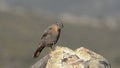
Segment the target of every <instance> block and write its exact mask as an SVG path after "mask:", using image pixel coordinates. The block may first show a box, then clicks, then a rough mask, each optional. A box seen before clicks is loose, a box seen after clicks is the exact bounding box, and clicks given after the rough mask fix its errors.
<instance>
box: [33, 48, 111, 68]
mask: <svg viewBox="0 0 120 68" xmlns="http://www.w3.org/2000/svg"><path fill="white" fill-rule="evenodd" d="M44 59H45V58H44ZM41 60H43V59H41ZM41 62H42V61H41ZM36 64H37V65H39V64H41V63H40V62H39V63H36ZM32 68H41V67H35V64H34V65H33V66H32ZM42 68H111V66H110V64H109V62H108V61H107V60H106V59H105V58H104V57H102V56H101V55H99V54H97V53H95V52H93V51H91V50H88V49H87V48H84V47H80V48H78V49H76V50H75V51H73V50H71V49H69V48H67V47H60V46H57V47H56V49H55V50H54V51H52V52H51V53H50V54H49V58H48V60H47V62H46V65H45V66H44V67H42Z"/></svg>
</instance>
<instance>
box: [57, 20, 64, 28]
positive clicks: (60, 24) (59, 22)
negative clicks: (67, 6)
mask: <svg viewBox="0 0 120 68" xmlns="http://www.w3.org/2000/svg"><path fill="white" fill-rule="evenodd" d="M56 24H57V26H58V27H59V29H62V28H63V27H64V26H63V23H62V20H61V19H58V20H57V21H56Z"/></svg>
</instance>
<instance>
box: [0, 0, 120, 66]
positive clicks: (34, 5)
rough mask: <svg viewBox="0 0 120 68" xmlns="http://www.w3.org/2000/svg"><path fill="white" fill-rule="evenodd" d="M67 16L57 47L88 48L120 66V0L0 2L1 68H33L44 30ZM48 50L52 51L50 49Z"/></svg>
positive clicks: (23, 0)
mask: <svg viewBox="0 0 120 68" xmlns="http://www.w3.org/2000/svg"><path fill="white" fill-rule="evenodd" d="M58 16H63V19H64V20H63V23H64V28H63V30H62V33H61V37H60V39H59V41H58V43H57V45H62V46H67V47H69V48H71V49H76V48H79V47H81V46H84V47H86V48H88V49H90V50H93V51H95V52H97V53H99V54H101V55H103V56H104V57H105V58H106V59H108V61H109V62H110V64H111V66H112V68H119V67H120V59H119V58H120V0H0V68H29V67H30V66H31V65H32V64H34V63H35V62H36V61H37V60H39V59H40V58H41V57H43V56H45V55H46V54H48V52H49V48H45V50H43V51H42V54H41V55H40V57H39V58H37V59H33V58H32V54H33V52H34V51H35V50H36V48H37V47H38V43H39V41H40V37H41V34H42V32H43V31H44V29H46V28H47V27H48V26H49V25H51V24H53V23H55V22H56V19H57V18H58ZM47 49H48V50H47Z"/></svg>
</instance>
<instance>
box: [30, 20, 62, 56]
mask: <svg viewBox="0 0 120 68" xmlns="http://www.w3.org/2000/svg"><path fill="white" fill-rule="evenodd" d="M63 27H64V26H63V23H62V20H61V19H58V20H57V21H56V23H54V24H52V25H51V26H49V27H48V28H47V29H46V30H45V31H44V32H43V34H42V36H41V42H40V43H39V46H38V48H37V49H36V51H35V52H34V54H33V56H32V57H33V58H37V57H38V56H39V55H40V53H41V51H42V50H43V49H44V48H45V47H50V49H51V50H53V48H54V45H55V44H56V43H57V41H58V39H59V37H60V33H61V29H62V28H63Z"/></svg>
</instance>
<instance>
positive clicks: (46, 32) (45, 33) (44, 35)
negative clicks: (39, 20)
mask: <svg viewBox="0 0 120 68" xmlns="http://www.w3.org/2000/svg"><path fill="white" fill-rule="evenodd" d="M50 30H51V26H50V27H48V28H47V29H46V30H45V31H44V33H43V34H42V36H41V39H43V38H44V37H46V36H47V35H48V34H49V33H50Z"/></svg>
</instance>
